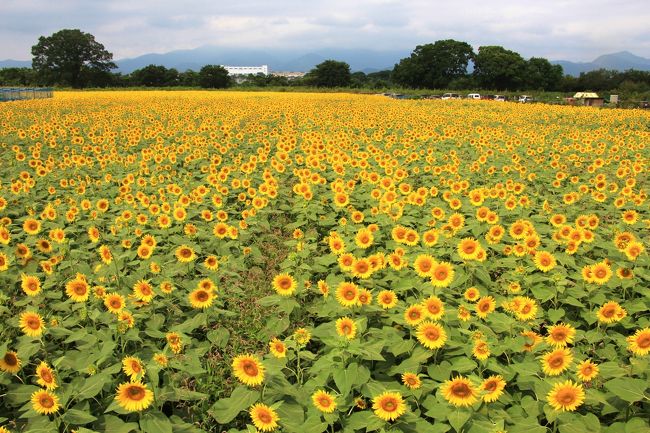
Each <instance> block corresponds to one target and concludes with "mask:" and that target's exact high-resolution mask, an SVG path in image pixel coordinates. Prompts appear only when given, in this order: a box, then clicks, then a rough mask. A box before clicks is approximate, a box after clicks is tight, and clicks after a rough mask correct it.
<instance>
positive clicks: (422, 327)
mask: <svg viewBox="0 0 650 433" xmlns="http://www.w3.org/2000/svg"><path fill="white" fill-rule="evenodd" d="M415 335H416V336H417V339H418V341H419V342H420V343H421V344H422V345H423V346H424V347H426V348H427V349H431V350H433V349H439V348H441V347H442V346H444V345H445V342H446V341H447V333H446V332H445V330H444V328H443V327H442V326H440V325H438V324H437V323H434V322H430V321H428V320H427V321H425V322H422V323H420V324H419V325H418V328H417V332H416V334H415Z"/></svg>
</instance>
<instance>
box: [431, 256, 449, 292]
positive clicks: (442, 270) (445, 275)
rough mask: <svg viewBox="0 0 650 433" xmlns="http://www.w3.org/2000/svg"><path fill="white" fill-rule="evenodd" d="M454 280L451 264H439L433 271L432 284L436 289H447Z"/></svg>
mask: <svg viewBox="0 0 650 433" xmlns="http://www.w3.org/2000/svg"><path fill="white" fill-rule="evenodd" d="M453 279H454V268H453V267H452V266H451V263H447V262H440V263H437V264H436V265H435V266H434V267H433V269H432V270H431V284H433V285H434V286H436V287H447V286H449V285H450V284H451V282H452V280H453Z"/></svg>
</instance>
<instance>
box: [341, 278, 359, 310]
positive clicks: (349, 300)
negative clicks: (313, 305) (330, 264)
mask: <svg viewBox="0 0 650 433" xmlns="http://www.w3.org/2000/svg"><path fill="white" fill-rule="evenodd" d="M336 300H337V301H338V302H339V304H341V305H342V306H344V307H353V306H355V305H358V304H359V288H358V287H357V285H356V284H354V283H351V282H347V281H342V282H341V283H339V285H338V286H337V287H336Z"/></svg>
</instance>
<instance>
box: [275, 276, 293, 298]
mask: <svg viewBox="0 0 650 433" xmlns="http://www.w3.org/2000/svg"><path fill="white" fill-rule="evenodd" d="M297 286H298V285H297V284H296V280H295V279H294V278H293V277H292V276H291V275H289V274H279V275H276V276H275V277H274V278H273V288H274V289H275V291H276V292H277V293H278V294H279V295H281V296H290V295H292V294H293V293H294V292H295V291H296V287H297Z"/></svg>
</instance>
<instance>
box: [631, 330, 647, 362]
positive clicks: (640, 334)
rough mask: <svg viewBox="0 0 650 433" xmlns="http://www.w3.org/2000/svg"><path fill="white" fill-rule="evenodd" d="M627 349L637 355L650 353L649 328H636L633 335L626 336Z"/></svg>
mask: <svg viewBox="0 0 650 433" xmlns="http://www.w3.org/2000/svg"><path fill="white" fill-rule="evenodd" d="M627 349H628V350H630V351H631V352H632V353H634V354H635V355H637V356H645V355H647V354H648V353H650V328H643V329H638V330H637V331H636V332H635V333H634V335H630V336H629V337H627Z"/></svg>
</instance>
